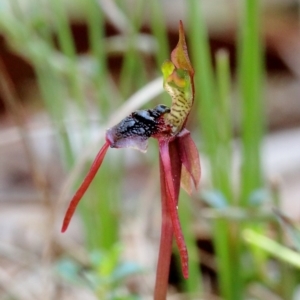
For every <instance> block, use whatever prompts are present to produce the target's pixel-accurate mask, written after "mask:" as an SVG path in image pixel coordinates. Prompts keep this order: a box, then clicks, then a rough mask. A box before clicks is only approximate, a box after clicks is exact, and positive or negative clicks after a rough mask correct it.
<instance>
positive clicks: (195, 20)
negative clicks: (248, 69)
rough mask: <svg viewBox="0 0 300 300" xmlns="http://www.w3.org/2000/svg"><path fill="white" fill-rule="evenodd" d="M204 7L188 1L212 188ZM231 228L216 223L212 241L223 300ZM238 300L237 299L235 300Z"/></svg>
mask: <svg viewBox="0 0 300 300" xmlns="http://www.w3.org/2000/svg"><path fill="white" fill-rule="evenodd" d="M202 16H203V14H202V10H201V3H200V2H199V1H197V0H193V1H189V20H190V22H191V23H190V44H191V48H192V61H193V64H194V66H195V85H196V86H197V90H198V91H199V95H198V97H199V98H200V105H199V118H200V120H201V128H202V134H203V140H204V150H205V152H206V154H207V155H208V157H209V161H210V166H211V173H212V174H211V176H212V181H213V184H214V185H215V184H216V183H217V182H218V176H219V175H218V169H217V164H216V162H217V155H218V153H217V145H218V141H217V135H216V126H217V125H216V96H217V95H216V93H215V78H214V74H213V68H212V60H211V55H210V49H209V43H208V36H207V32H206V29H205V25H204V20H203V18H202ZM228 239H229V231H228V225H227V223H226V221H224V220H215V221H214V222H213V240H214V245H215V248H216V253H217V262H218V268H219V272H218V279H219V285H220V294H221V296H222V297H223V298H224V299H235V296H234V294H235V292H234V286H233V284H232V282H233V280H232V276H233V273H232V269H231V268H232V262H231V259H230V251H229V249H230V246H229V240H228ZM236 299H238V298H236Z"/></svg>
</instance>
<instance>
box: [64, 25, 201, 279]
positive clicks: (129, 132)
mask: <svg viewBox="0 0 300 300" xmlns="http://www.w3.org/2000/svg"><path fill="white" fill-rule="evenodd" d="M162 73H163V79H164V83H163V84H164V89H165V90H166V91H167V92H168V93H169V94H170V96H171V98H172V104H171V107H170V108H168V107H167V106H165V105H162V104H160V105H158V106H156V107H155V108H154V109H148V110H138V111H135V112H133V113H131V114H130V115H129V116H127V117H126V118H124V119H123V120H122V121H121V122H120V123H118V124H117V125H115V126H114V127H112V128H110V129H108V130H107V132H106V141H105V144H104V146H103V147H102V148H101V150H100V151H99V153H98V155H97V156H96V158H95V160H94V162H93V164H92V166H91V168H90V170H89V172H88V174H87V175H86V177H85V179H84V181H83V183H82V184H81V186H80V187H79V189H78V190H77V192H76V193H75V195H74V197H73V199H72V200H71V202H70V205H69V207H68V210H67V212H66V215H65V218H64V221H63V225H62V232H64V231H66V229H67V228H68V225H69V223H70V221H71V218H72V216H73V214H74V212H75V209H76V206H77V204H78V202H79V201H80V199H81V198H82V196H83V195H84V193H85V192H86V190H87V188H88V187H89V185H90V183H91V182H92V180H93V178H94V177H95V175H96V173H97V171H98V169H99V167H100V166H101V164H102V161H103V159H104V157H105V154H106V152H107V150H108V148H109V147H111V148H135V149H137V150H140V151H142V152H145V151H146V149H147V143H148V139H149V138H150V137H153V138H155V139H157V140H158V145H159V161H160V179H161V196H162V234H161V244H160V254H159V260H158V271H157V282H159V279H158V278H159V277H162V276H164V277H166V276H168V272H169V264H170V255H171V243H172V238H173V234H174V237H175V240H176V243H177V246H178V249H179V254H180V258H181V265H182V272H183V276H184V277H185V278H188V252H187V248H186V245H185V241H184V237H183V234H182V230H181V226H180V221H179V217H178V196H179V186H180V183H181V186H182V187H183V188H184V189H185V190H186V191H187V193H188V194H191V192H192V185H193V184H194V186H195V187H196V188H197V187H198V184H199V181H200V161H199V153H198V150H197V148H196V145H195V143H194V141H193V140H192V138H191V136H190V132H189V131H188V130H187V129H185V124H186V121H187V118H188V115H189V113H190V110H191V108H192V105H193V102H194V81H193V77H194V70H193V68H192V66H191V63H190V60H189V56H188V52H187V46H186V42H185V36H184V29H183V25H182V22H181V21H180V24H179V41H178V44H177V46H176V47H175V49H174V50H173V51H172V53H171V60H167V61H165V62H164V63H163V65H162ZM164 272H165V273H166V275H163V274H162V273H164Z"/></svg>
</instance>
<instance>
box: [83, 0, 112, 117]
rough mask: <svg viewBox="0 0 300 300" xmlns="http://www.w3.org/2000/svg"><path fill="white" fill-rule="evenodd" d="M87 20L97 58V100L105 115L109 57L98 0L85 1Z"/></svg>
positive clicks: (107, 107) (90, 43)
mask: <svg viewBox="0 0 300 300" xmlns="http://www.w3.org/2000/svg"><path fill="white" fill-rule="evenodd" d="M85 5H86V21H87V24H88V36H89V45H90V48H91V53H92V54H93V57H94V58H95V60H96V70H97V71H96V75H95V77H94V78H93V79H94V86H95V89H96V97H97V98H96V100H97V102H96V103H97V105H98V109H99V112H100V113H101V115H102V116H104V117H105V115H106V114H108V112H109V97H108V89H107V76H108V74H107V57H106V53H105V47H104V45H103V40H104V36H105V33H104V29H105V23H104V15H103V12H102V10H101V6H100V4H99V3H98V1H97V0H88V1H85Z"/></svg>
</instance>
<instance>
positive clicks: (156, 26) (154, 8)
mask: <svg viewBox="0 0 300 300" xmlns="http://www.w3.org/2000/svg"><path fill="white" fill-rule="evenodd" d="M148 5H150V6H151V12H152V14H151V30H152V33H153V35H154V37H155V38H156V41H157V45H158V49H157V51H156V54H155V60H156V65H157V67H159V68H160V66H161V65H162V64H163V62H164V61H165V60H166V58H167V57H169V53H170V46H169V43H168V33H167V26H166V20H165V18H164V15H163V9H162V1H160V0H153V1H149V2H148ZM161 101H162V103H168V102H169V101H170V98H169V95H167V94H165V93H164V94H163V95H161Z"/></svg>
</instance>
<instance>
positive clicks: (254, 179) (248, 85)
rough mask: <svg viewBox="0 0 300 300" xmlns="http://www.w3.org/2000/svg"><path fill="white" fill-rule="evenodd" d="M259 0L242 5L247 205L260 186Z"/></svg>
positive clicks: (243, 193) (243, 201)
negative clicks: (251, 195)
mask: <svg viewBox="0 0 300 300" xmlns="http://www.w3.org/2000/svg"><path fill="white" fill-rule="evenodd" d="M259 2H260V1H259V0H247V1H245V2H244V5H242V14H241V33H240V49H239V50H240V52H239V60H240V61H239V66H240V70H239V77H240V86H241V98H242V124H241V128H242V133H241V138H242V160H243V161H242V173H241V176H242V191H241V205H243V206H247V205H248V203H249V196H250V194H251V192H253V191H254V190H256V189H258V188H260V187H261V184H262V172H261V157H260V150H261V144H262V136H263V131H264V124H265V122H264V118H263V102H262V82H263V67H262V46H261V36H260V28H261V26H260V24H261V22H260V9H259Z"/></svg>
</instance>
